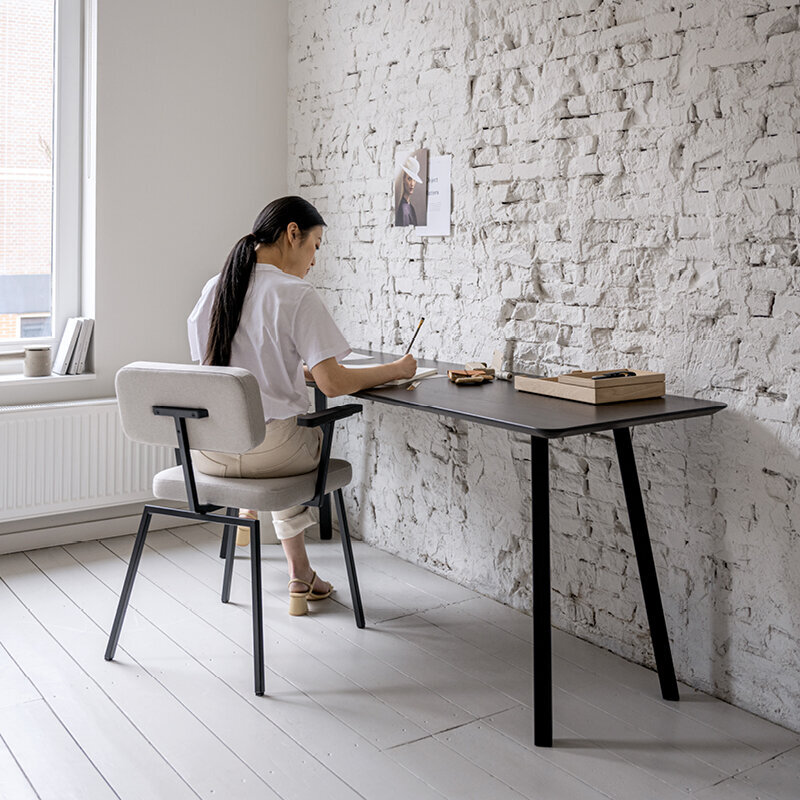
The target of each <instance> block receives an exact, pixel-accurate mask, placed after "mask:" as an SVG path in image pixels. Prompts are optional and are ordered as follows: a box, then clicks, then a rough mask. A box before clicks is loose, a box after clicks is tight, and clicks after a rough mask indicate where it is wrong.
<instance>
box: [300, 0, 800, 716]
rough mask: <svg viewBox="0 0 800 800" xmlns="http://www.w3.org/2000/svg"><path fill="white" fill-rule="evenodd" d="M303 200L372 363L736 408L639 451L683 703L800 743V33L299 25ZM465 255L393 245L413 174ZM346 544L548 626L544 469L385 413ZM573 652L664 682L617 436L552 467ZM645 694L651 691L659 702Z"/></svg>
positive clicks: (359, 434)
mask: <svg viewBox="0 0 800 800" xmlns="http://www.w3.org/2000/svg"><path fill="white" fill-rule="evenodd" d="M290 32H291V45H290V97H289V141H290V154H289V166H288V169H289V185H290V187H291V188H292V190H294V191H296V192H297V193H300V194H302V195H304V196H306V197H308V198H309V199H310V200H311V201H312V202H314V203H316V204H317V206H318V207H319V209H320V210H321V212H322V213H323V215H324V216H325V218H326V220H327V222H328V225H329V227H328V229H327V231H326V234H325V239H326V243H325V245H324V247H323V250H322V251H321V253H320V257H319V259H318V262H317V266H316V267H315V269H314V271H313V273H312V275H311V280H312V281H313V282H314V283H315V284H316V285H317V286H318V287H319V288H320V290H321V292H322V293H323V295H324V297H325V299H326V301H327V303H328V304H329V307H330V308H331V310H332V312H333V314H334V316H335V317H336V319H337V320H338V322H339V323H340V324H341V326H342V328H343V330H344V331H345V333H346V335H347V336H348V338H349V340H350V341H351V343H352V344H353V345H355V346H359V345H360V346H371V347H375V348H378V349H384V350H389V351H401V349H402V348H403V345H404V343H405V342H406V340H407V337H408V336H409V335H410V333H411V331H412V330H413V328H414V325H415V323H416V320H417V318H418V316H419V315H420V314H424V316H425V317H426V323H425V328H424V329H423V331H422V333H421V335H420V338H419V350H418V353H419V354H420V355H424V356H428V357H440V358H443V359H447V360H453V361H464V360H472V359H475V358H480V359H483V360H487V359H490V358H491V355H492V351H493V350H500V351H501V352H502V353H503V354H504V357H505V360H506V365H507V366H508V367H510V368H514V369H517V370H526V371H540V372H545V373H550V374H553V373H557V372H559V371H562V370H564V369H568V368H583V369H595V368H604V367H608V366H631V367H639V368H644V369H657V370H663V371H665V372H666V374H667V381H668V387H669V391H671V392H673V393H680V394H687V395H698V396H702V397H706V398H714V399H717V400H721V401H724V402H726V403H727V404H728V405H729V408H728V410H727V411H725V412H723V413H721V414H719V415H718V416H717V417H715V418H714V419H713V420H709V419H701V420H689V421H685V422H679V423H671V424H667V425H661V426H657V427H652V428H640V429H638V430H636V431H635V436H634V448H635V451H636V455H637V459H638V464H639V469H640V475H641V480H642V483H643V490H644V493H645V503H646V507H647V511H648V515H649V523H650V528H651V536H652V539H653V545H654V552H655V558H656V564H657V567H658V574H659V580H660V582H661V589H662V594H663V598H664V604H665V611H666V616H667V622H668V626H669V630H670V633H671V638H672V642H673V654H674V658H675V663H676V668H677V671H678V674H679V677H680V678H681V679H682V680H684V681H686V682H688V683H689V684H691V685H693V686H696V687H699V688H701V689H704V690H708V691H710V692H712V693H714V694H716V695H718V696H721V697H723V698H726V699H729V700H731V701H733V702H735V703H737V704H738V705H742V706H744V707H746V708H749V709H752V710H754V711H756V712H757V713H760V714H762V715H764V716H766V717H769V718H771V719H774V720H777V721H780V722H782V723H784V724H786V725H789V726H790V727H793V728H795V729H800V700H799V699H798V698H800V670H798V668H797V663H798V662H797V654H798V652H800V511H799V510H798V509H799V508H800V497H798V488H797V487H798V479H799V478H800V464H799V462H798V453H800V433H799V432H798V422H799V421H800V420H799V419H798V416H799V411H798V405H799V404H800V371H799V370H798V363H799V362H798V351H800V300H798V288H800V286H799V285H800V270H799V269H798V260H799V257H798V235H799V233H800V217H799V216H798V215H799V214H800V98H799V97H798V87H799V86H800V31H799V30H798V3H796V2H791V3H776V2H771V1H770V0H736V1H735V2H725V1H724V0H708V2H703V3H693V2H680V1H679V2H674V1H673V2H661V1H660V0H647V2H642V1H641V0H636V2H634V0H618V1H617V2H609V1H608V0H607V1H605V2H603V1H602V0H553V1H552V2H550V1H549V0H548V1H547V2H535V1H529V2H524V3H520V2H515V3H512V2H501V1H500V0H493V1H490V0H479V1H478V2H470V3H462V2H457V0H424V1H423V0H407V2H390V3H384V4H377V3H364V2H363V0H332V2H327V3H317V2H311V0H305V1H301V0H297V2H293V3H291V4H290ZM415 147H428V148H430V150H431V152H432V153H452V155H453V203H454V205H453V215H452V221H453V228H452V235H451V236H450V237H448V238H431V239H420V238H419V237H417V236H415V234H414V233H413V231H412V230H410V229H404V228H393V227H392V209H391V202H392V197H391V188H392V174H393V167H394V159H395V154H396V153H397V152H398V151H401V150H409V149H412V148H415ZM347 429H348V432H349V436H348V437H342V439H340V447H341V446H342V442H344V441H345V440H346V442H347V444H346V450H347V455H348V456H349V457H350V458H351V459H352V461H353V463H354V465H355V467H356V471H357V479H356V481H355V483H354V485H353V486H352V487H351V489H350V491H349V503H350V506H351V508H352V509H353V511H354V513H353V517H354V519H353V522H354V528H355V529H356V530H357V531H358V532H359V533H360V534H361V535H363V537H364V538H365V539H366V540H368V541H370V542H373V543H375V544H377V545H378V546H380V547H383V548H386V549H388V550H390V551H392V552H395V553H399V554H401V555H402V556H403V557H405V558H407V559H409V560H412V561H415V562H418V563H421V564H425V565H427V566H428V567H430V568H431V569H433V570H435V571H437V572H440V573H442V574H446V575H447V576H448V577H451V578H453V579H455V580H457V581H460V582H463V583H464V584H467V585H469V586H472V587H475V588H477V589H478V590H479V591H482V592H485V593H486V594H487V595H490V596H492V597H494V598H497V599H500V600H502V601H504V602H506V603H509V604H511V605H513V606H515V607H518V608H523V609H527V608H529V605H530V580H531V568H530V538H531V532H530V531H531V519H530V509H529V488H528V482H529V476H530V463H529V454H528V449H529V448H528V442H527V441H526V440H525V439H524V438H522V437H518V436H515V435H512V434H507V433H504V432H502V431H497V430H493V429H490V428H486V427H481V426H474V425H469V424H465V423H461V422H454V421H451V420H447V419H443V418H436V417H433V416H427V415H423V414H414V413H409V412H406V411H398V410H394V409H390V408H387V407H378V406H371V405H370V404H366V405H365V413H364V415H363V419H358V420H357V421H351V422H350V423H349V424H348V426H347ZM552 450H553V452H552V467H553V473H552V474H553V496H552V524H553V533H552V547H553V555H552V560H553V598H554V614H553V620H554V624H556V625H557V626H558V627H560V628H563V629H565V630H568V631H571V632H574V633H576V634H577V635H579V636H582V637H584V638H586V639H589V640H591V641H593V642H596V643H598V644H600V645H603V646H606V647H608V648H609V649H611V650H613V651H615V652H617V653H620V654H622V655H624V656H626V657H628V658H631V659H633V660H636V661H638V662H642V663H647V664H651V663H652V655H651V648H650V644H649V637H648V634H647V627H646V620H645V616H644V610H643V607H642V604H641V599H640V597H641V595H640V587H639V585H638V577H637V570H636V564H635V561H634V560H633V555H632V546H631V541H630V538H629V534H628V529H627V518H626V515H625V511H624V500H623V496H622V489H621V485H620V482H619V473H618V469H617V465H616V460H615V457H614V448H613V440H612V439H611V438H610V437H609V436H602V435H596V436H590V437H578V438H575V439H570V440H566V441H564V442H562V443H557V444H556V445H555V446H554V447H553V448H552ZM653 691H654V692H656V691H657V685H656V681H655V678H654V682H653Z"/></svg>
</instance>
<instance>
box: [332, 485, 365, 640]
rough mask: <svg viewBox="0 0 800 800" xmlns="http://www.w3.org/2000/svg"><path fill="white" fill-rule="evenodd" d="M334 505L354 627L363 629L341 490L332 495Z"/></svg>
mask: <svg viewBox="0 0 800 800" xmlns="http://www.w3.org/2000/svg"><path fill="white" fill-rule="evenodd" d="M333 499H334V502H335V503H336V515H337V516H338V517H339V532H340V534H341V537H342V549H343V550H344V563H345V566H346V567H347V580H348V581H349V582H350V597H351V598H352V600H353V614H355V617H356V626H357V627H359V628H363V627H364V608H363V606H362V605H361V592H360V591H359V589H358V576H357V575H356V562H355V561H354V559H353V544H352V542H351V541H350V529H349V528H348V527H347V515H346V514H345V510H344V497H343V496H342V490H341V489H337V490H336V492H335V493H334V495H333Z"/></svg>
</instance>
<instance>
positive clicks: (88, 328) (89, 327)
mask: <svg viewBox="0 0 800 800" xmlns="http://www.w3.org/2000/svg"><path fill="white" fill-rule="evenodd" d="M78 319H79V320H80V321H81V330H80V333H79V334H78V341H77V342H76V344H75V350H74V351H73V353H72V359H71V360H70V363H69V374H70V375H80V374H81V373H83V372H84V371H85V370H86V354H87V353H88V352H89V344H90V342H91V341H92V332H93V330H94V320H93V319H91V318H90V317H78Z"/></svg>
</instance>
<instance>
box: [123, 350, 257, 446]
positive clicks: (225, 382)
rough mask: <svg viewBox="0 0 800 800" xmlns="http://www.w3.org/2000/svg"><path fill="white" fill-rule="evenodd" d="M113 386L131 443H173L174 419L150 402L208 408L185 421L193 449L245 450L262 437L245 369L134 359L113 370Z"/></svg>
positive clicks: (254, 396)
mask: <svg viewBox="0 0 800 800" xmlns="http://www.w3.org/2000/svg"><path fill="white" fill-rule="evenodd" d="M116 388H117V400H118V402H119V411H120V416H121V417H122V429H123V430H124V431H125V434H126V435H127V436H128V437H129V438H131V439H133V440H134V441H137V442H144V443H146V444H160V445H167V446H169V447H175V444H176V437H175V420H174V419H173V418H172V417H162V416H156V415H155V414H153V406H177V407H181V408H205V409H207V410H208V416H207V417H204V418H202V419H187V420H186V431H187V434H188V436H189V444H190V445H191V447H192V448H193V449H195V450H213V451H217V452H222V453H244V452H245V451H246V450H251V449H252V448H253V447H255V446H256V445H258V444H261V442H262V441H263V440H264V434H265V431H266V428H265V425H264V408H263V406H262V404H261V392H260V390H259V388H258V381H256V379H255V376H254V375H253V374H252V373H250V372H248V371H247V370H246V369H240V368H239V367H206V366H196V365H194V364H164V363H160V362H157V361H134V362H133V363H132V364H128V365H127V366H125V367H122V369H121V370H120V371H119V372H118V373H117V378H116Z"/></svg>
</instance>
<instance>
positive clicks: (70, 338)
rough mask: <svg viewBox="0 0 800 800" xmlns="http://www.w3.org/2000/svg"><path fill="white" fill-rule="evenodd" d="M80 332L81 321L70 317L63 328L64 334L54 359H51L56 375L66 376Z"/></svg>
mask: <svg viewBox="0 0 800 800" xmlns="http://www.w3.org/2000/svg"><path fill="white" fill-rule="evenodd" d="M80 332H81V320H80V319H79V318H78V317H70V318H69V319H68V320H67V324H66V325H65V326H64V333H63V335H62V336H61V342H60V343H59V345H58V350H57V352H56V357H55V358H54V359H53V372H54V373H55V374H56V375H67V374H68V372H69V365H70V362H71V361H72V355H73V353H74V352H75V345H76V344H77V343H78V337H79V336H80Z"/></svg>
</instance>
